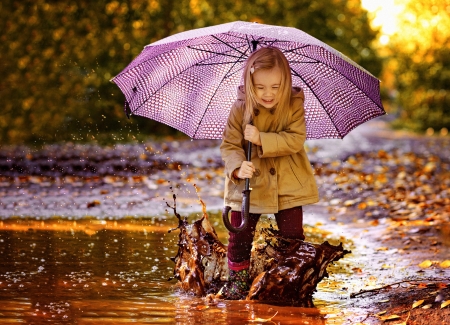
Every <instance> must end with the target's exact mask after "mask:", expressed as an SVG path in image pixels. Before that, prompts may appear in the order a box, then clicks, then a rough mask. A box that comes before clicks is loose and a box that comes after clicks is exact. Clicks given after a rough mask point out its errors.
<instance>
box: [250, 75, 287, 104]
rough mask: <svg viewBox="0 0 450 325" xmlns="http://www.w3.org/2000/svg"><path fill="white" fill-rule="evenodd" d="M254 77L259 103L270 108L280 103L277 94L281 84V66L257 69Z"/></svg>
mask: <svg viewBox="0 0 450 325" xmlns="http://www.w3.org/2000/svg"><path fill="white" fill-rule="evenodd" d="M252 77H253V86H254V87H255V93H256V100H257V101H258V104H260V105H262V106H263V107H265V108H269V109H270V108H273V107H274V106H275V105H276V104H278V96H277V94H278V91H279V89H280V85H281V70H280V68H278V67H274V68H273V69H270V70H265V69H261V70H256V71H255V72H254V73H253V76H252Z"/></svg>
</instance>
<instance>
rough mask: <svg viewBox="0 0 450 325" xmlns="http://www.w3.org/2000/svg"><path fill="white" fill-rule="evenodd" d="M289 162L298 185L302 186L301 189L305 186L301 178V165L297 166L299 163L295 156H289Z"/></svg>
mask: <svg viewBox="0 0 450 325" xmlns="http://www.w3.org/2000/svg"><path fill="white" fill-rule="evenodd" d="M288 162H289V167H290V169H291V172H292V175H294V176H295V179H296V180H297V183H298V185H299V186H300V189H302V188H303V182H302V179H301V178H300V167H298V166H297V164H296V163H295V161H294V158H292V156H291V157H289V159H288Z"/></svg>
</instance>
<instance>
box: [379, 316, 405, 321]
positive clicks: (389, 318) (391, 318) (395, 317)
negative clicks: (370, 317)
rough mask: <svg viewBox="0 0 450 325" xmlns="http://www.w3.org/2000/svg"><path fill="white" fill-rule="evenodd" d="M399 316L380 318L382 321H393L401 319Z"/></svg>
mask: <svg viewBox="0 0 450 325" xmlns="http://www.w3.org/2000/svg"><path fill="white" fill-rule="evenodd" d="M399 318H400V316H399V315H389V316H382V317H380V319H381V320H393V319H399Z"/></svg>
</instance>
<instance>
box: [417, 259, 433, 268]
mask: <svg viewBox="0 0 450 325" xmlns="http://www.w3.org/2000/svg"><path fill="white" fill-rule="evenodd" d="M432 264H433V263H432V262H431V261H430V260H425V261H423V262H422V263H420V264H419V267H420V268H422V269H426V268H429V267H430V266H431V265H432Z"/></svg>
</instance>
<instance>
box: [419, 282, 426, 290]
mask: <svg viewBox="0 0 450 325" xmlns="http://www.w3.org/2000/svg"><path fill="white" fill-rule="evenodd" d="M425 288H428V286H427V284H426V283H423V282H421V283H419V284H418V285H417V289H425Z"/></svg>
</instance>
